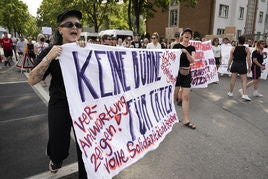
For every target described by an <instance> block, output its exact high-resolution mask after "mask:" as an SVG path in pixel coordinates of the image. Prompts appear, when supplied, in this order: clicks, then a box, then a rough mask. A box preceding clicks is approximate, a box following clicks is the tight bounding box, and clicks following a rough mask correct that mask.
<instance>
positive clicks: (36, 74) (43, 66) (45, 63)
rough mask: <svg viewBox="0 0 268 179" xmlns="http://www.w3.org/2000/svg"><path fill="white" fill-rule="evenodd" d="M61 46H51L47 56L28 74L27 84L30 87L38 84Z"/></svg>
mask: <svg viewBox="0 0 268 179" xmlns="http://www.w3.org/2000/svg"><path fill="white" fill-rule="evenodd" d="M61 50H62V48H61V46H57V45H55V46H53V47H52V49H51V50H50V51H49V52H48V54H47V55H46V56H45V57H44V58H43V59H42V61H41V62H40V63H39V64H38V65H37V66H36V67H35V68H34V69H33V70H32V71H31V72H30V74H29V78H28V83H29V84H30V85H35V84H37V83H39V82H40V81H41V80H42V79H43V76H44V74H45V72H46V71H47V69H48V67H49V65H50V63H51V62H52V60H54V59H55V58H56V57H57V56H58V55H60V53H61Z"/></svg>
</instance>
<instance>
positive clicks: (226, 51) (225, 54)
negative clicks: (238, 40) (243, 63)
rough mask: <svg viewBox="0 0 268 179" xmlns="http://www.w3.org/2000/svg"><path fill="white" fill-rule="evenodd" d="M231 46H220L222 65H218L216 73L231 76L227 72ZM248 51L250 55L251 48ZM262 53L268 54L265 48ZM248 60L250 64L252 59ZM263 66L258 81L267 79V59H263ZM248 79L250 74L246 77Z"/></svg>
mask: <svg viewBox="0 0 268 179" xmlns="http://www.w3.org/2000/svg"><path fill="white" fill-rule="evenodd" d="M232 47H233V46H231V45H224V44H223V45H221V55H222V59H221V60H222V61H221V62H222V64H221V65H220V67H219V69H218V72H219V73H221V74H231V73H230V72H228V71H227V67H228V60H229V57H230V51H231V49H232ZM249 49H250V52H251V54H252V52H253V50H254V48H252V47H249ZM264 51H265V52H266V53H268V49H267V48H265V49H264ZM250 60H251V63H252V58H251V57H250ZM263 64H265V67H266V68H265V70H263V71H262V73H261V77H260V79H263V80H266V79H267V75H268V59H267V57H265V58H264V59H263ZM247 76H248V77H252V73H251V72H250V73H249V74H248V75H247Z"/></svg>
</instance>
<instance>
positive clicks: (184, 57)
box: [173, 43, 195, 67]
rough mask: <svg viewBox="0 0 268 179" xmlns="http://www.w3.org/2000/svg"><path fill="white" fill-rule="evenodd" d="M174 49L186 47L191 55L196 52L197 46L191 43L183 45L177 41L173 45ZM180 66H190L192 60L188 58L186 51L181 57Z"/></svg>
mask: <svg viewBox="0 0 268 179" xmlns="http://www.w3.org/2000/svg"><path fill="white" fill-rule="evenodd" d="M173 49H186V50H187V51H188V52H189V54H190V55H192V52H195V47H194V46H192V45H189V46H187V47H185V46H183V45H182V44H180V43H177V44H175V45H174V46H173ZM180 67H190V62H189V60H188V58H187V55H186V54H185V53H182V54H181V58H180Z"/></svg>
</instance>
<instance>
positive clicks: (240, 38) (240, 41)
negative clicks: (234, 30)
mask: <svg viewBox="0 0 268 179" xmlns="http://www.w3.org/2000/svg"><path fill="white" fill-rule="evenodd" d="M245 41H246V38H245V36H239V37H238V43H239V44H244V43H245Z"/></svg>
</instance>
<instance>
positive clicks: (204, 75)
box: [190, 41, 219, 88]
mask: <svg viewBox="0 0 268 179" xmlns="http://www.w3.org/2000/svg"><path fill="white" fill-rule="evenodd" d="M190 43H191V45H193V46H194V47H195V50H196V51H195V62H194V63H192V64H191V74H192V83H191V87H192V88H205V87H207V86H208V84H210V83H212V82H216V81H219V78H218V72H217V67H216V63H215V58H214V54H213V51H212V46H211V41H206V42H201V41H191V42H190Z"/></svg>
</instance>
